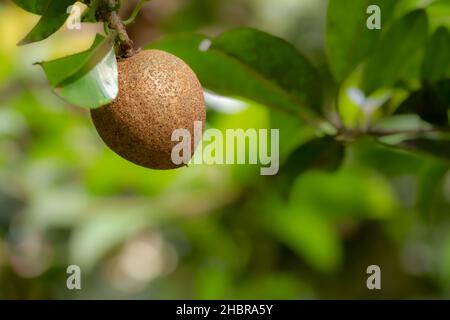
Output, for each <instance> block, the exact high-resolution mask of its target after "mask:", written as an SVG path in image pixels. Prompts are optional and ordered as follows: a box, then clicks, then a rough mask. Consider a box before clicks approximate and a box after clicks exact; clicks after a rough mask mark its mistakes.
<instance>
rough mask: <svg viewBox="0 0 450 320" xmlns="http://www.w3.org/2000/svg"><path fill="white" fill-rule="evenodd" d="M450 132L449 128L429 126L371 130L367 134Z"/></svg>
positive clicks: (377, 135) (382, 135)
mask: <svg viewBox="0 0 450 320" xmlns="http://www.w3.org/2000/svg"><path fill="white" fill-rule="evenodd" d="M447 132H450V129H448V128H429V129H418V130H374V129H372V130H369V131H367V134H369V135H372V136H376V137H385V136H392V135H396V134H416V135H419V134H423V133H447Z"/></svg>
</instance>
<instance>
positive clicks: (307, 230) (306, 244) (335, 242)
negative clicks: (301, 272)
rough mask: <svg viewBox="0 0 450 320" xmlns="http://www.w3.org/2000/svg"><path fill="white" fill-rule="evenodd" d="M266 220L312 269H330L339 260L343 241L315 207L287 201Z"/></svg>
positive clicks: (281, 239)
mask: <svg viewBox="0 0 450 320" xmlns="http://www.w3.org/2000/svg"><path fill="white" fill-rule="evenodd" d="M267 224H268V226H269V227H270V228H271V229H272V231H273V232H274V233H275V235H276V236H277V238H279V239H280V241H282V242H283V243H285V244H286V245H287V246H289V247H290V248H291V249H292V250H293V251H294V252H295V253H297V254H298V255H299V256H300V257H302V258H303V259H305V261H306V262H307V263H308V264H310V265H311V266H312V267H314V268H315V269H317V270H319V271H321V272H325V273H329V272H333V271H335V270H336V269H337V268H338V267H339V265H340V264H341V263H342V257H343V252H342V243H341V241H340V239H339V236H338V233H337V231H336V230H335V228H334V227H333V225H332V223H331V222H330V221H329V220H328V219H325V218H324V217H322V216H320V215H317V214H315V212H314V210H309V209H308V208H302V209H301V210H299V208H297V207H296V206H294V205H289V206H286V207H285V208H282V209H281V211H280V212H277V215H276V217H271V220H270V221H268V222H267Z"/></svg>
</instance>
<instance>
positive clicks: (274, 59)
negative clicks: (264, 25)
mask: <svg viewBox="0 0 450 320" xmlns="http://www.w3.org/2000/svg"><path fill="white" fill-rule="evenodd" d="M212 49H216V50H220V51H222V52H224V53H225V54H227V55H228V56H230V57H233V58H234V59H237V60H238V61H240V62H241V63H243V64H244V65H246V66H248V67H250V68H251V69H253V70H255V71H256V72H258V73H259V74H260V75H261V76H263V77H264V78H266V79H268V80H270V81H272V82H273V83H274V84H275V85H276V86H278V87H280V88H281V89H282V90H284V91H285V92H287V93H288V94H289V95H290V96H291V97H292V98H293V99H296V100H297V101H298V104H299V105H305V106H311V107H313V108H314V109H316V110H319V108H320V107H321V101H322V92H321V87H320V81H319V78H318V73H317V71H316V69H315V68H314V67H313V66H312V65H311V63H310V62H309V61H308V60H307V59H306V58H305V57H304V56H303V55H302V54H301V53H300V52H299V51H298V50H297V49H296V48H295V47H294V46H293V45H291V44H290V43H288V42H286V41H285V40H283V39H280V38H277V37H274V36H272V35H269V34H267V33H265V32H262V31H258V30H254V29H250V28H239V29H234V30H231V31H228V32H225V33H223V34H222V35H220V36H219V37H217V38H216V39H214V40H213V43H212Z"/></svg>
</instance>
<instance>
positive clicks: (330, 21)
mask: <svg viewBox="0 0 450 320" xmlns="http://www.w3.org/2000/svg"><path fill="white" fill-rule="evenodd" d="M396 2H397V1H393V0H330V2H329V6H328V14H327V30H326V51H327V55H328V61H329V62H330V66H331V70H332V72H333V75H334V77H335V78H336V80H338V81H343V80H344V79H345V78H346V77H347V76H348V75H349V74H350V73H351V72H352V71H353V70H354V69H355V68H356V66H358V65H359V64H360V63H361V62H362V61H363V59H364V58H366V57H367V56H368V55H369V54H370V53H371V52H372V51H373V49H374V48H375V47H376V45H377V42H378V39H379V36H380V34H381V30H369V29H368V28H367V26H366V21H367V19H368V18H369V15H368V14H367V8H368V7H369V6H370V5H378V6H379V7H380V9H381V16H382V27H384V26H385V25H386V22H387V21H389V20H390V18H391V13H392V12H393V10H394V7H395V5H396Z"/></svg>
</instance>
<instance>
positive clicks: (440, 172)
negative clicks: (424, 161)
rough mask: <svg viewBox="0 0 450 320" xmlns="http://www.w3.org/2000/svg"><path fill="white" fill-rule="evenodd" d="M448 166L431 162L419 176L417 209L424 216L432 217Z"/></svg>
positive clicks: (434, 161)
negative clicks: (438, 191)
mask: <svg viewBox="0 0 450 320" xmlns="http://www.w3.org/2000/svg"><path fill="white" fill-rule="evenodd" d="M448 169H449V168H448V166H446V165H444V164H443V163H440V162H438V161H436V160H433V161H430V164H428V165H427V166H425V168H424V170H422V171H421V172H420V174H419V179H420V180H419V184H418V187H419V189H418V192H417V207H418V208H419V210H420V212H421V213H422V215H423V216H424V217H425V216H430V213H431V211H432V209H433V204H434V203H435V200H436V195H437V192H436V191H437V190H438V188H439V187H441V186H442V182H443V181H444V178H445V174H446V173H447V172H448Z"/></svg>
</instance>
